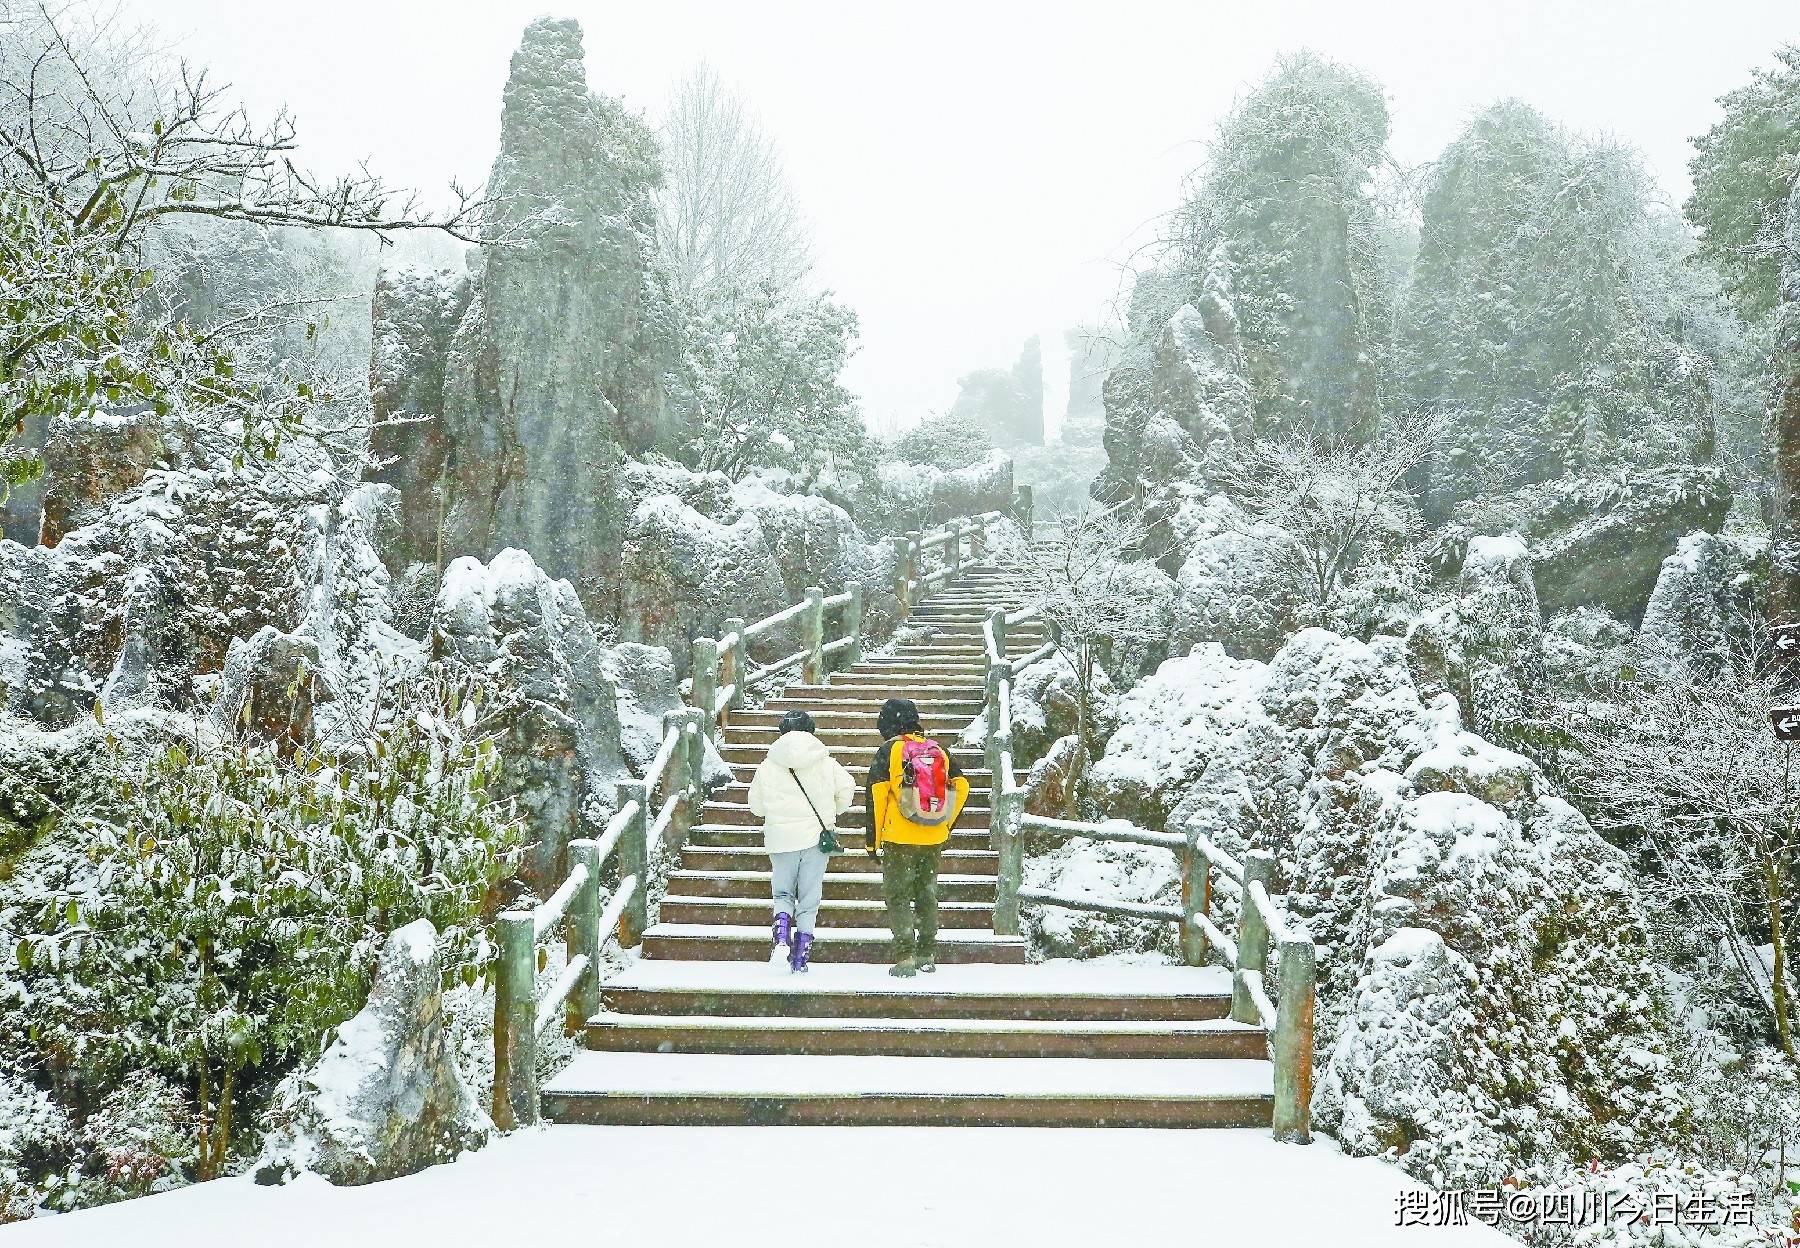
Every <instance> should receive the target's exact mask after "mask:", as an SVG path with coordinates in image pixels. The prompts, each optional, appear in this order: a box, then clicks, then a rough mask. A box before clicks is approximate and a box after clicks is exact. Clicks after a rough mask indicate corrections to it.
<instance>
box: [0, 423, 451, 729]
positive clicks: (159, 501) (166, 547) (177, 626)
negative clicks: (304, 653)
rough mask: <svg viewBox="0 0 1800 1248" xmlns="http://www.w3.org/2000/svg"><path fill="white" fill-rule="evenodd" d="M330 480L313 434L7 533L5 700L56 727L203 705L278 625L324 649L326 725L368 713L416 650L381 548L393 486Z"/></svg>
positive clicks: (161, 478)
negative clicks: (106, 704) (73, 523)
mask: <svg viewBox="0 0 1800 1248" xmlns="http://www.w3.org/2000/svg"><path fill="white" fill-rule="evenodd" d="M326 474H327V466H326V464H325V463H324V461H323V458H322V456H321V455H320V454H319V452H318V450H317V448H316V447H314V446H310V445H308V444H306V443H304V442H303V441H302V442H300V443H297V444H295V445H294V446H292V447H291V448H290V449H289V451H287V452H284V458H283V459H282V460H281V461H279V462H278V463H277V464H275V465H274V466H272V467H270V468H268V469H267V470H262V469H259V470H257V471H256V472H254V473H248V474H245V473H240V472H238V471H236V470H234V469H233V468H231V466H230V465H229V464H221V465H215V466H209V467H202V466H195V465H191V464H190V465H188V466H185V467H180V468H172V469H156V470H153V471H152V472H150V473H149V474H148V475H147V476H146V477H145V478H144V479H143V480H142V481H139V482H138V483H137V484H135V485H133V486H132V487H130V488H129V489H127V490H126V491H125V492H124V493H122V494H120V495H118V496H117V497H115V498H112V499H110V500H108V501H106V502H104V503H96V504H94V505H93V506H91V507H90V508H88V509H87V510H85V511H83V512H82V513H81V514H82V517H83V523H82V524H81V526H80V527H78V528H76V529H73V530H71V531H69V532H67V533H64V534H62V540H61V541H60V542H58V543H57V545H55V546H53V547H52V546H30V547H27V546H20V545H18V544H16V543H13V542H7V541H0V706H4V707H6V708H7V709H9V710H11V711H13V712H14V713H15V714H19V715H24V716H27V717H29V718H32V719H34V720H36V721H37V722H39V723H42V724H46V725H48V726H52V727H54V726H59V725H62V724H67V723H70V722H73V721H74V720H75V719H77V718H80V717H81V716H83V715H86V714H88V713H89V711H90V710H91V708H92V706H93V703H94V702H95V701H96V700H97V699H102V698H115V699H118V700H119V701H120V703H121V704H126V703H129V704H136V705H147V706H161V707H165V708H168V709H173V710H199V709H204V706H205V703H206V700H207V692H208V689H209V687H210V685H211V683H212V680H213V678H214V677H216V676H217V675H218V674H219V673H220V672H221V671H222V670H223V668H224V666H225V660H226V656H227V654H228V652H229V650H230V647H231V644H232V642H233V641H234V640H236V639H242V640H246V641H247V640H248V639H249V638H251V637H253V636H254V635H255V634H256V633H257V632H258V631H259V630H260V629H262V628H264V627H273V628H275V629H276V630H278V631H279V632H281V633H284V634H289V635H295V636H299V635H301V634H305V635H306V636H307V637H308V638H310V641H311V644H313V645H315V646H317V648H318V661H319V665H320V667H321V669H322V670H323V671H324V672H325V673H326V678H327V680H328V681H329V683H330V684H331V685H332V687H333V688H334V689H335V690H336V691H337V694H338V699H339V701H338V703H337V704H336V708H335V710H334V711H333V712H331V713H330V714H325V713H324V712H323V708H321V715H320V723H319V725H318V729H319V731H320V732H321V734H322V735H328V734H329V733H330V732H332V731H335V730H336V729H337V728H338V727H339V726H340V725H341V724H346V723H350V722H356V721H358V719H359V716H360V717H361V719H362V720H363V721H365V722H366V710H367V706H366V703H367V700H368V699H369V698H372V697H373V696H374V691H375V689H376V688H377V687H378V686H379V685H380V684H381V683H382V681H383V679H384V678H385V679H388V680H391V679H392V678H393V676H394V675H395V671H396V665H397V664H398V665H399V666H401V667H404V666H406V660H405V659H404V658H403V656H402V655H401V653H400V652H401V651H404V650H406V649H408V648H409V647H410V643H408V642H407V641H406V639H405V638H403V637H401V636H400V635H399V634H398V633H396V632H394V630H393V629H392V627H391V625H390V624H389V622H388V621H389V618H390V616H391V605H390V601H389V593H390V585H389V581H388V575H387V572H386V570H385V568H384V567H383V565H382V563H381V560H380V557H379V556H378V554H377V553H376V551H375V548H374V542H375V536H374V535H375V532H376V530H377V529H378V527H379V526H380V524H381V523H382V519H381V518H382V515H383V514H384V508H385V506H386V504H387V502H388V501H390V500H391V496H392V493H393V492H392V490H391V489H390V488H389V487H386V486H378V485H370V486H364V487H361V488H358V489H355V490H352V491H350V492H349V493H348V494H347V495H345V496H343V497H341V498H336V499H335V500H333V499H332V498H331V495H332V490H331V488H329V487H330V481H329V477H328V475H326ZM315 491H317V492H319V493H323V494H324V495H325V499H324V500H321V499H320V498H318V497H316V495H315ZM411 648H412V649H414V650H416V647H411ZM382 669H385V676H384V674H383V670H382Z"/></svg>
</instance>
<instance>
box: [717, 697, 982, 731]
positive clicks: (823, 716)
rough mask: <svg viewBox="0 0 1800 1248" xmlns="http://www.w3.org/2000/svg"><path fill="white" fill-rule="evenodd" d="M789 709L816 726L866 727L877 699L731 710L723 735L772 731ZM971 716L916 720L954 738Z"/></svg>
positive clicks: (876, 710) (922, 714) (928, 716)
mask: <svg viewBox="0 0 1800 1248" xmlns="http://www.w3.org/2000/svg"><path fill="white" fill-rule="evenodd" d="M774 701H775V699H770V701H769V702H766V703H764V704H763V705H764V707H765V708H767V707H770V706H771V705H772V703H773V702H774ZM781 701H782V702H784V703H786V702H797V701H798V699H793V698H784V699H781ZM976 709H979V708H976ZM789 710H801V711H805V712H806V713H807V714H809V715H811V716H812V717H813V722H814V723H815V724H817V725H818V726H819V727H820V728H826V729H830V728H866V727H868V726H869V725H870V724H873V723H874V722H875V717H876V715H877V714H879V713H880V710H881V704H880V703H879V702H876V703H873V704H872V705H871V707H870V709H869V710H868V711H867V712H864V711H861V710H838V709H831V710H826V709H824V708H820V709H817V710H814V709H813V708H812V707H810V706H802V705H794V706H784V707H783V708H782V709H764V710H760V711H733V712H732V713H731V719H730V721H729V722H728V723H727V724H726V727H725V732H726V736H727V737H729V736H730V734H731V733H732V732H733V731H735V730H736V729H739V728H766V729H770V730H773V729H774V728H775V727H776V726H777V725H778V724H780V723H781V717H782V716H783V715H784V714H786V713H787V711H789ZM973 718H974V711H970V712H969V713H967V714H956V713H954V712H951V713H928V712H925V711H920V712H919V722H920V723H922V724H923V725H925V731H926V732H927V733H928V734H929V735H931V736H934V737H935V736H945V737H954V736H955V735H956V734H957V733H959V732H961V731H962V730H963V728H964V727H966V726H967V725H968V723H969V721H970V720H971V719H973Z"/></svg>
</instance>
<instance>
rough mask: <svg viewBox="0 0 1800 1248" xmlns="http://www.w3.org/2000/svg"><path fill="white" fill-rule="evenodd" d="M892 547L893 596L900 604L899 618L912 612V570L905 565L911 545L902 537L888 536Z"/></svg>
mask: <svg viewBox="0 0 1800 1248" xmlns="http://www.w3.org/2000/svg"><path fill="white" fill-rule="evenodd" d="M888 541H889V542H890V543H891V544H892V545H893V547H894V598H895V600H896V601H897V602H899V604H900V618H901V619H903V620H904V619H905V618H906V617H907V616H909V615H911V614H912V570H911V569H910V568H909V567H908V566H907V564H908V562H909V556H910V555H911V553H912V546H911V545H910V544H909V543H908V542H907V540H906V539H905V538H904V537H890V538H889V539H888Z"/></svg>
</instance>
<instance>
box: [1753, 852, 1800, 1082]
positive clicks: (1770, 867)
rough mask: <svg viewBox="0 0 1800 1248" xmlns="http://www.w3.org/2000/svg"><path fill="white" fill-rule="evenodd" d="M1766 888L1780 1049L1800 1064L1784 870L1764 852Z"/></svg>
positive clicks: (1771, 977) (1763, 864)
mask: <svg viewBox="0 0 1800 1248" xmlns="http://www.w3.org/2000/svg"><path fill="white" fill-rule="evenodd" d="M1762 867H1763V890H1764V894H1765V899H1766V901H1767V903H1768V907H1769V942H1770V944H1771V945H1772V946H1773V947H1774V950H1775V957H1774V965H1773V966H1772V967H1771V968H1770V975H1769V980H1770V988H1769V995H1770V997H1771V999H1772V1000H1773V1001H1774V1004H1775V1034H1776V1035H1777V1036H1778V1037H1780V1039H1781V1051H1782V1052H1783V1053H1786V1054H1787V1057H1788V1061H1790V1062H1793V1063H1794V1064H1795V1065H1796V1066H1800V1053H1796V1052H1795V1051H1794V1032H1793V1027H1792V1024H1791V1022H1790V1020H1789V1017H1788V993H1787V939H1786V934H1785V933H1784V932H1783V930H1782V925H1781V900H1782V898H1781V874H1780V868H1778V867H1777V866H1776V864H1775V857H1774V855H1773V854H1767V853H1765V854H1764V855H1763V861H1762Z"/></svg>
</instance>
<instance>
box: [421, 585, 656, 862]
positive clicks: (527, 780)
mask: <svg viewBox="0 0 1800 1248" xmlns="http://www.w3.org/2000/svg"><path fill="white" fill-rule="evenodd" d="M431 644H432V649H433V653H434V654H435V655H436V656H438V657H440V658H445V659H453V660H456V661H458V662H460V663H463V664H466V665H467V666H469V667H471V668H473V669H475V670H476V671H478V672H481V673H483V674H484V676H485V677H486V678H487V679H488V680H489V681H491V682H492V683H493V684H495V685H497V686H498V688H499V690H500V693H501V697H502V705H501V707H500V709H499V711H498V714H499V716H500V720H501V731H502V733H503V739H502V742H501V746H500V749H501V753H502V756H503V758H504V759H505V767H504V769H503V772H502V781H501V793H502V795H503V796H512V797H516V798H517V799H518V802H519V806H520V808H521V810H522V811H523V812H524V813H525V814H526V816H527V818H528V819H529V821H530V826H531V833H532V838H531V839H532V844H531V846H530V848H529V850H528V851H527V854H526V862H525V875H526V877H527V878H528V879H529V880H531V882H532V883H533V884H534V885H535V886H537V887H538V888H539V889H540V890H545V889H553V888H554V887H555V886H556V884H557V883H558V882H560V881H561V879H562V876H563V869H564V863H563V854H564V850H565V848H566V847H567V845H568V843H569V841H570V840H572V839H574V838H575V837H578V836H583V835H587V834H590V833H593V832H597V830H598V828H599V827H600V826H602V825H603V824H604V822H605V820H606V816H607V815H608V814H609V813H610V812H611V811H612V809H613V807H614V789H615V786H616V785H617V784H618V782H619V781H620V780H622V779H625V778H627V777H628V776H629V774H630V773H629V771H628V769H627V768H626V766H625V759H624V754H623V751H622V748H621V745H620V737H619V711H618V702H617V698H616V696H615V693H614V689H613V685H612V682H611V681H610V680H609V679H608V678H607V674H606V673H607V669H608V667H609V666H610V665H611V662H612V660H610V659H609V657H608V655H607V653H606V651H605V649H604V648H603V647H602V646H601V645H600V642H599V640H598V638H597V637H596V635H595V633H594V628H593V625H592V624H590V623H589V622H588V618H587V614H586V612H585V611H583V610H582V606H581V600H580V599H579V598H578V597H577V596H576V594H575V588H574V586H572V585H570V584H569V582H567V581H564V580H553V579H552V578H550V577H549V576H547V575H546V574H545V573H544V571H543V570H542V569H541V568H539V567H538V565H537V563H536V561H535V560H533V559H532V557H531V556H530V555H528V554H526V553H525V552H524V551H522V550H503V551H501V552H500V553H499V554H498V555H496V556H494V558H493V560H492V561H491V562H489V563H485V564H484V563H482V562H481V561H480V560H479V559H476V558H474V557H472V556H466V555H465V556H464V557H462V558H460V559H457V560H456V561H454V562H453V563H451V565H450V566H449V567H448V568H446V569H445V570H444V583H443V586H442V588H441V589H439V591H438V596H437V603H436V606H435V608H434V610H433V615H432V623H431Z"/></svg>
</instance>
